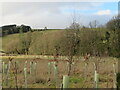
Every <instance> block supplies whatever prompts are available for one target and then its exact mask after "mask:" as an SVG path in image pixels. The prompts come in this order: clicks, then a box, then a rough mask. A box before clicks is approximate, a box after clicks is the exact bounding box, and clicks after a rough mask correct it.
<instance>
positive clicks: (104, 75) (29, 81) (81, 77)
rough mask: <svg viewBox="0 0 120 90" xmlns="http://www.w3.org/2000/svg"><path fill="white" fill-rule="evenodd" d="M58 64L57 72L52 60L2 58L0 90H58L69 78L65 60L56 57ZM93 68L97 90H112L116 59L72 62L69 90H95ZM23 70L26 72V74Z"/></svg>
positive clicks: (104, 58)
mask: <svg viewBox="0 0 120 90" xmlns="http://www.w3.org/2000/svg"><path fill="white" fill-rule="evenodd" d="M10 57H11V58H10ZM57 61H58V62H57V70H55V68H54V65H55V61H54V58H50V57H47V56H46V58H44V57H29V56H26V57H24V56H19V57H17V58H16V56H3V57H2V63H4V65H2V66H3V68H2V74H3V75H2V86H3V88H15V87H16V84H17V86H18V88H26V87H27V88H61V87H62V82H63V75H67V74H68V69H69V67H68V66H69V63H68V60H67V58H66V57H64V58H63V57H59V58H57ZM15 62H16V63H15ZM95 65H96V66H97V72H98V83H97V85H98V88H113V87H115V86H114V85H115V83H116V82H115V78H116V76H115V72H117V59H116V58H113V57H101V58H100V57H90V58H89V59H88V60H87V61H85V60H84V57H79V58H74V62H73V63H72V69H71V74H70V76H69V88H94V87H96V86H95V81H94V78H95V76H94V75H95ZM24 68H26V74H25V69H24ZM3 69H4V70H3ZM16 72H17V73H16ZM16 80H17V82H16Z"/></svg>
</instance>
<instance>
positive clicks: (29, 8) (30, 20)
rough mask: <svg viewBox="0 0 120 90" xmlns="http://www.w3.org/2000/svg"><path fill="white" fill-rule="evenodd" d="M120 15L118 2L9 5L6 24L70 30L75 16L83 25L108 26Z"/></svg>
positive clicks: (4, 11)
mask: <svg viewBox="0 0 120 90" xmlns="http://www.w3.org/2000/svg"><path fill="white" fill-rule="evenodd" d="M117 13H118V3H117V2H97V3H95V2H9V3H8V2H5V3H2V23H0V26H2V25H8V24H17V25H21V24H25V25H30V26H31V27H32V28H44V27H48V28H66V27H67V26H69V25H70V23H71V22H72V17H73V16H75V17H76V21H77V22H78V23H80V24H81V25H86V26H87V25H88V24H89V22H90V21H93V20H97V21H98V24H99V25H100V24H105V23H106V22H107V21H108V20H110V19H111V18H112V17H113V16H115V15H117Z"/></svg>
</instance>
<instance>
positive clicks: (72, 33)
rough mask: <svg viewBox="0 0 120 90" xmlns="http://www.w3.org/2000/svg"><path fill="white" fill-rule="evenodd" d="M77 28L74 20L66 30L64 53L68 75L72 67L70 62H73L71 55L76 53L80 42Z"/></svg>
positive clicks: (77, 25) (78, 26) (78, 28)
mask: <svg viewBox="0 0 120 90" xmlns="http://www.w3.org/2000/svg"><path fill="white" fill-rule="evenodd" d="M79 30H80V25H79V24H78V23H76V22H73V23H72V24H71V25H70V26H69V27H68V29H67V31H66V47H65V48H66V54H67V56H68V60H69V71H68V75H70V74H71V69H72V66H71V65H72V62H74V60H73V57H74V56H75V55H76V54H77V52H78V51H79V50H78V48H79V43H80V38H79Z"/></svg>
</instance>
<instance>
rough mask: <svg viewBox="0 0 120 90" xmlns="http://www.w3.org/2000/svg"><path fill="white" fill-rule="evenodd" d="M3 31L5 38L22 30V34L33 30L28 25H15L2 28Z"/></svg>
mask: <svg viewBox="0 0 120 90" xmlns="http://www.w3.org/2000/svg"><path fill="white" fill-rule="evenodd" d="M1 30H2V34H1V36H5V35H9V34H15V33H20V30H23V31H22V32H28V31H30V30H31V27H30V26H26V25H21V26H17V25H15V24H14V25H5V26H2V27H1Z"/></svg>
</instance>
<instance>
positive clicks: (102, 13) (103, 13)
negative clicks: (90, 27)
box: [95, 10, 111, 15]
mask: <svg viewBox="0 0 120 90" xmlns="http://www.w3.org/2000/svg"><path fill="white" fill-rule="evenodd" d="M95 14H97V15H110V14H111V10H101V11H98V12H96V13H95Z"/></svg>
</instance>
